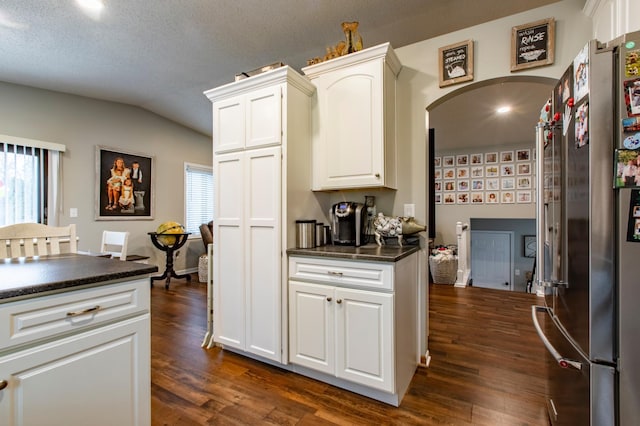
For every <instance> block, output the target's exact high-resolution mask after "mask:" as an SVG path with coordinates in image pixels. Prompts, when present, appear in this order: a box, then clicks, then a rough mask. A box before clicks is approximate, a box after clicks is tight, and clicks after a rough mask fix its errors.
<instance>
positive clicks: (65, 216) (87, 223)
mask: <svg viewBox="0 0 640 426" xmlns="http://www.w3.org/2000/svg"><path fill="white" fill-rule="evenodd" d="M0 134H6V135H10V136H18V137H23V138H30V139H39V140H44V141H50V142H55V143H59V144H63V145H66V147H67V150H66V152H65V153H64V155H63V160H62V161H63V164H62V167H63V182H62V188H63V201H62V210H63V211H62V214H61V216H60V225H67V224H69V223H75V224H76V226H77V233H78V236H79V238H80V240H79V245H78V249H79V250H84V251H98V250H99V248H100V241H101V238H102V231H103V230H105V229H106V230H113V231H129V232H130V233H131V235H130V237H129V249H128V250H129V253H131V254H134V253H135V254H141V255H146V256H150V257H151V262H150V263H155V264H156V265H158V267H159V268H160V271H164V263H165V257H164V252H160V251H159V250H157V249H155V248H154V247H153V246H152V244H151V242H150V240H149V236H148V235H147V232H153V231H155V230H156V228H157V226H158V225H159V224H160V223H162V222H165V221H168V220H173V221H176V222H180V223H182V222H183V221H184V162H185V161H186V162H192V163H198V164H206V165H211V164H212V146H211V139H210V137H208V136H205V135H202V134H200V133H197V132H194V131H193V130H191V129H188V128H186V127H184V126H181V125H179V124H177V123H175V122H172V121H169V120H166V119H164V118H162V117H160V116H158V115H156V114H153V113H151V112H149V111H146V110H144V109H141V108H137V107H132V106H129V105H125V104H121V103H115V102H106V101H99V100H95V99H91V98H86V97H80V96H74V95H69V94H64V93H59V92H52V91H48V90H41V89H36V88H32V87H26V86H19V85H14V84H9V83H4V82H0ZM96 145H103V146H107V147H113V148H122V149H124V150H129V151H137V152H141V153H145V154H147V155H150V156H154V157H155V170H156V173H155V194H156V195H155V213H154V219H153V220H142V221H141V220H134V221H132V220H126V221H122V220H118V221H96V220H94V200H95V147H96ZM70 208H77V209H78V217H76V218H70V217H69V209H70ZM204 251H205V250H204V248H203V244H202V242H201V239H200V237H198V238H197V239H193V240H190V241H189V242H188V243H187V245H185V246H184V248H183V249H181V250H180V254H179V256H178V257H177V259H176V264H175V268H176V270H185V269H192V268H197V266H198V257H199V255H200V254H202V253H204Z"/></svg>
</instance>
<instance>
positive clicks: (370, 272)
mask: <svg viewBox="0 0 640 426" xmlns="http://www.w3.org/2000/svg"><path fill="white" fill-rule="evenodd" d="M289 277H290V278H292V279H296V280H300V281H311V282H317V283H324V284H331V285H335V286H343V287H353V288H368V289H378V290H388V291H393V290H394V282H393V264H392V263H386V262H361V261H353V260H339V259H327V258H317V257H301V256H291V257H290V258H289Z"/></svg>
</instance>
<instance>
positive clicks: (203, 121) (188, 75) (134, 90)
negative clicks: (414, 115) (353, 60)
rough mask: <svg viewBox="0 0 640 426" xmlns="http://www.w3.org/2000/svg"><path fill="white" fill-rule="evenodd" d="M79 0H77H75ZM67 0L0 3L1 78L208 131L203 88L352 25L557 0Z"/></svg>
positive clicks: (466, 18)
mask: <svg viewBox="0 0 640 426" xmlns="http://www.w3.org/2000/svg"><path fill="white" fill-rule="evenodd" d="M76 1H77V0H76ZM76 1H74V0H3V1H2V2H1V3H0V65H1V66H0V81H5V82H10V83H16V84H23V85H28V86H34V87H38V88H43V89H49V90H55V91H61V92H66V93H72V94H77V95H83V96H89V97H93V98H98V99H104V100H110V101H116V102H122V103H126V104H131V105H136V106H140V107H142V108H145V109H147V110H149V111H152V112H154V113H157V114H159V115H161V116H164V117H166V118H169V119H171V120H174V121H176V122H178V123H181V124H183V125H185V126H188V127H190V128H193V129H195V130H197V131H199V132H201V133H203V134H211V113H210V111H211V108H210V104H209V102H208V100H207V99H206V98H205V97H204V95H203V94H202V92H203V91H205V90H207V89H210V88H212V87H216V86H219V85H222V84H225V83H229V82H231V81H233V79H234V76H235V74H237V73H240V72H243V71H248V70H252V69H255V68H258V67H261V66H263V65H266V64H270V63H273V62H276V61H281V62H284V63H285V64H288V65H290V66H292V67H293V68H295V69H297V70H300V69H301V68H302V67H304V66H305V65H306V61H307V59H310V58H313V57H315V56H321V55H323V54H324V52H325V48H326V47H327V46H332V45H335V44H336V43H337V42H338V41H340V40H342V39H343V38H344V35H343V33H342V30H341V28H340V23H341V22H343V21H359V22H360V33H361V35H362V37H363V39H364V45H365V47H369V46H374V45H376V44H379V43H382V42H386V41H389V42H391V44H392V46H394V47H395V48H398V47H402V46H405V45H408V44H411V43H414V42H417V41H420V40H425V39H428V38H432V37H435V36H438V35H441V34H445V33H448V32H452V31H455V30H458V29H461V28H465V27H469V26H472V25H477V24H480V23H484V22H488V21H491V20H494V19H498V18H501V17H504V16H508V15H511V14H514V13H518V12H522V11H525V10H528V9H531V8H535V7H539V6H543V5H546V4H549V3H554V2H555V1H557V0H518V1H504V0H189V1H184V0H155V1H143V0H103V1H104V3H105V7H104V9H103V10H102V12H101V13H99V14H97V13H94V14H90V13H83V11H81V9H79V8H78V7H77V5H76Z"/></svg>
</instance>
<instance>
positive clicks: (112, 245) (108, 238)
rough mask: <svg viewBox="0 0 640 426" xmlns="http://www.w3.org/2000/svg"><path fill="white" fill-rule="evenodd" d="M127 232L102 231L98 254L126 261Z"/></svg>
mask: <svg viewBox="0 0 640 426" xmlns="http://www.w3.org/2000/svg"><path fill="white" fill-rule="evenodd" d="M128 243H129V232H117V231H103V232H102V243H101V244H100V252H101V253H104V254H110V255H111V257H112V258H119V259H120V260H127V244H128Z"/></svg>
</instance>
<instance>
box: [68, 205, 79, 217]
mask: <svg viewBox="0 0 640 426" xmlns="http://www.w3.org/2000/svg"><path fill="white" fill-rule="evenodd" d="M69 217H78V209H77V208H75V207H71V208H70V209H69Z"/></svg>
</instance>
